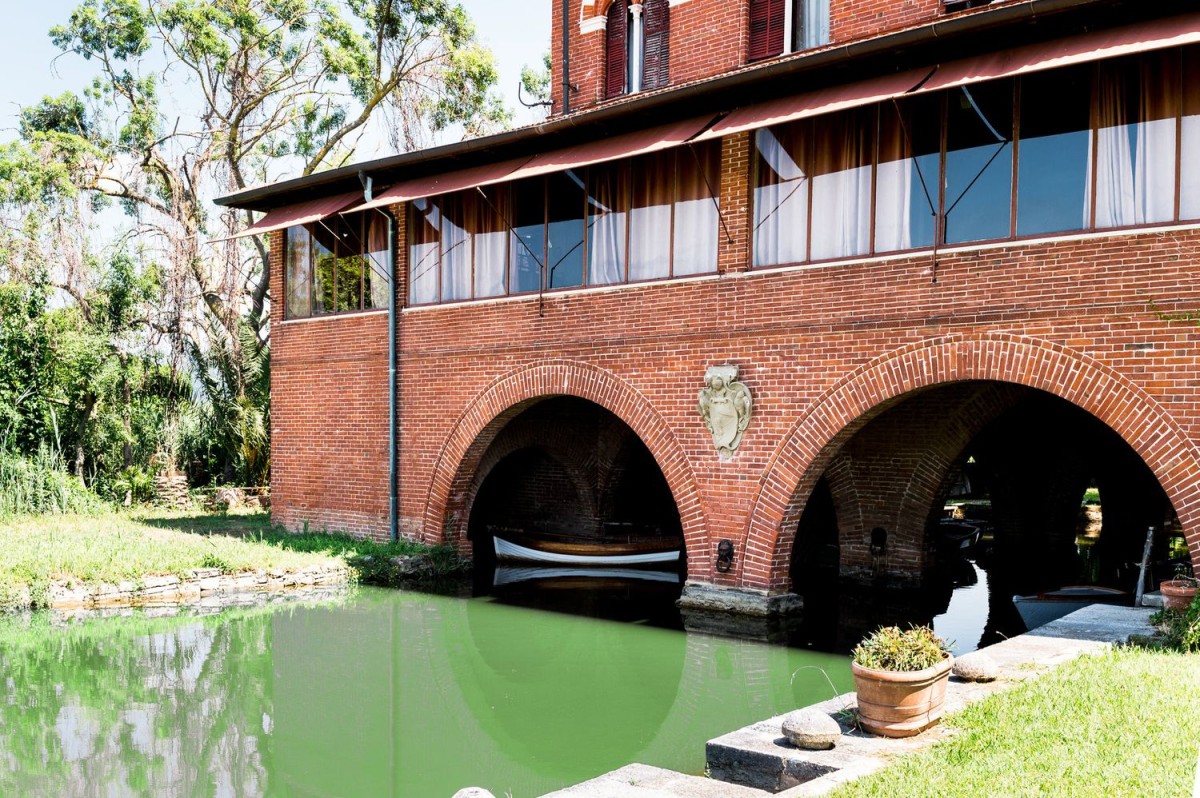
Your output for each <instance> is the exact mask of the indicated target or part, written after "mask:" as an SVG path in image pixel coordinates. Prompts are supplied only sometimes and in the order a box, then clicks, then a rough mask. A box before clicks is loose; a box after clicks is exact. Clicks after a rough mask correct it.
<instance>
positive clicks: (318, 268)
mask: <svg viewBox="0 0 1200 798" xmlns="http://www.w3.org/2000/svg"><path fill="white" fill-rule="evenodd" d="M307 227H308V232H309V234H310V235H311V236H312V242H313V276H314V279H313V313H314V314H316V313H333V312H335V311H336V310H337V294H336V287H337V259H336V258H335V257H334V247H335V246H336V244H337V239H336V236H335V235H334V232H333V230H332V229H331V228H330V227H329V225H327V224H324V223H323V222H317V223H316V224H310V225H307Z"/></svg>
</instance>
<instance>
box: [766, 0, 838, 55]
mask: <svg viewBox="0 0 1200 798" xmlns="http://www.w3.org/2000/svg"><path fill="white" fill-rule="evenodd" d="M749 23H750V24H749V27H750V51H749V57H748V60H750V61H760V60H762V59H764V58H773V57H774V56H777V55H782V54H783V53H794V52H798V51H800V50H808V49H811V48H813V47H820V46H821V45H823V44H829V0H750V21H749Z"/></svg>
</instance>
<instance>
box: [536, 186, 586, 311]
mask: <svg viewBox="0 0 1200 798" xmlns="http://www.w3.org/2000/svg"><path fill="white" fill-rule="evenodd" d="M546 196H547V199H546V213H547V220H548V221H547V225H546V239H547V244H548V246H549V249H548V251H547V252H546V287H547V288H568V287H571V286H576V285H583V229H584V221H583V214H584V208H585V207H586V201H587V188H586V186H585V185H584V182H583V177H582V176H581V175H580V174H579V173H578V172H575V171H574V170H571V169H568V170H567V171H565V172H558V173H556V174H552V175H549V176H548V177H547V178H546Z"/></svg>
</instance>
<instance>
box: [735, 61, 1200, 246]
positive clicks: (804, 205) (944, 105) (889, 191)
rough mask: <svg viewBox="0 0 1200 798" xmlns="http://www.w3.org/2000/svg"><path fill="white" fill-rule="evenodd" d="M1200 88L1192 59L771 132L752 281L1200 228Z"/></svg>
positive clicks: (758, 173)
mask: <svg viewBox="0 0 1200 798" xmlns="http://www.w3.org/2000/svg"><path fill="white" fill-rule="evenodd" d="M1189 75H1191V76H1192V79H1191V80H1188V76H1189ZM1197 86H1200V47H1190V48H1183V49H1178V48H1177V49H1171V50H1163V51H1159V52H1154V53H1148V54H1144V55H1138V56H1131V57H1125V58H1120V59H1112V60H1109V61H1103V62H1098V63H1093V64H1087V65H1082V66H1078V67H1069V68H1063V69H1058V70H1049V71H1045V72H1038V73H1034V74H1030V75H1026V76H1024V77H1021V78H1019V79H1005V80H994V81H988V82H984V83H977V84H971V85H967V86H959V87H957V88H953V89H947V90H945V91H942V92H936V93H928V94H917V95H914V96H907V97H903V98H898V99H896V100H893V101H888V102H884V103H881V104H879V105H876V106H871V107H868V108H863V109H859V110H857V111H842V112H838V113H833V114H826V115H823V116H820V117H818V118H813V119H805V120H800V121H797V122H792V123H789V124H784V125H778V126H775V127H771V128H764V129H760V130H758V131H756V132H755V137H754V150H755V152H754V158H753V163H754V170H753V178H752V186H751V188H752V193H751V197H752V201H753V208H752V213H753V236H752V265H753V266H756V267H757V266H771V265H784V264H789V263H802V262H804V261H818V260H831V259H835V258H847V257H854V256H857V255H863V254H867V253H869V252H876V253H882V252H896V251H903V250H906V249H916V248H923V247H931V246H935V245H939V244H962V243H967V242H972V241H998V240H1004V239H1008V238H1013V237H1025V236H1040V235H1046V234H1053V233H1063V232H1071V231H1076V230H1102V229H1112V228H1120V227H1133V226H1137V225H1148V224H1158V223H1164V222H1172V221H1176V220H1179V221H1183V220H1192V219H1200V155H1198V154H1197V153H1200V89H1197V88H1196V87H1197Z"/></svg>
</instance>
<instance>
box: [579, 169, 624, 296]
mask: <svg viewBox="0 0 1200 798" xmlns="http://www.w3.org/2000/svg"><path fill="white" fill-rule="evenodd" d="M587 202H588V238H587V242H588V284H589V285H611V284H613V283H620V282H623V281H624V280H625V223H626V217H627V213H628V208H629V169H628V165H627V164H605V165H603V166H593V167H591V168H590V169H588V200H587Z"/></svg>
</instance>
